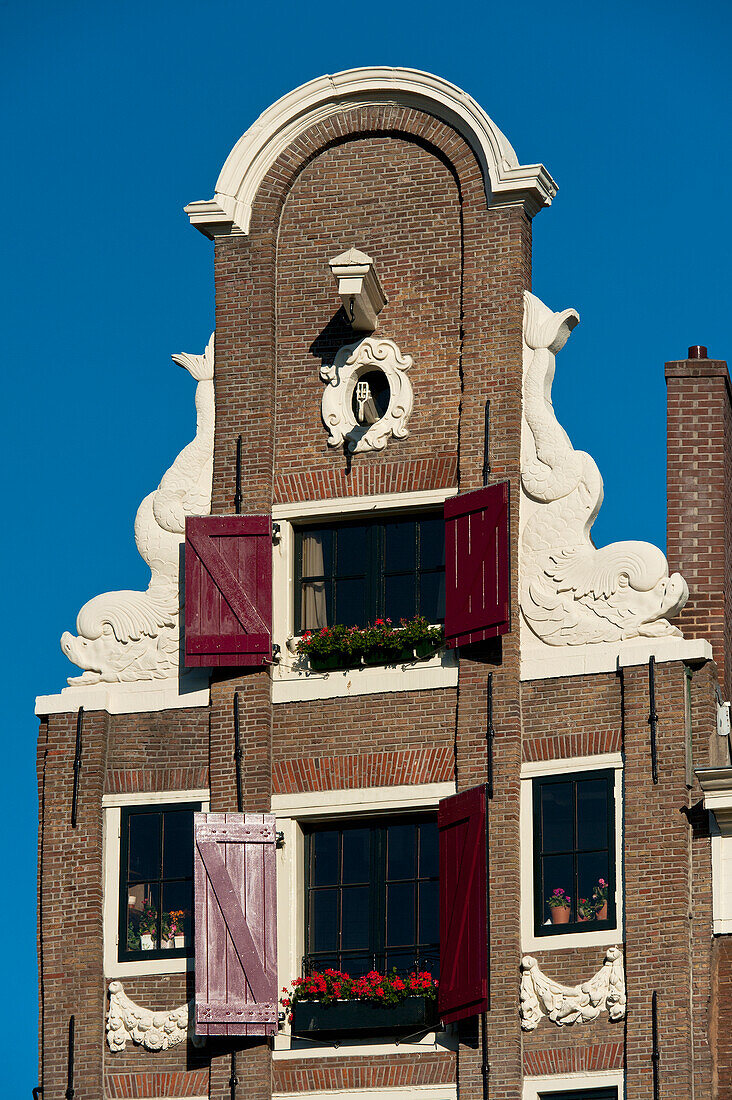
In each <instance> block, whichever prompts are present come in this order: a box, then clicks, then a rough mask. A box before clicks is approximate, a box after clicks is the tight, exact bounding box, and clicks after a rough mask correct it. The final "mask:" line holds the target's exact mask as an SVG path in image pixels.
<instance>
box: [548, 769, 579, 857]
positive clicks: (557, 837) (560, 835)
mask: <svg viewBox="0 0 732 1100" xmlns="http://www.w3.org/2000/svg"><path fill="white" fill-rule="evenodd" d="M573 848H574V806H573V797H572V783H571V782H564V783H543V784H542V786H541V849H542V851H543V852H566V851H571V850H572V849H573Z"/></svg>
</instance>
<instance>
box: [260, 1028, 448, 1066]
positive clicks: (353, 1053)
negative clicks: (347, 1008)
mask: <svg viewBox="0 0 732 1100" xmlns="http://www.w3.org/2000/svg"><path fill="white" fill-rule="evenodd" d="M454 1050H457V1039H456V1033H455V1029H454V1027H453V1026H452V1025H449V1026H448V1030H447V1031H428V1032H427V1034H426V1035H423V1036H422V1037H421V1038H419V1039H415V1038H411V1039H410V1038H409V1036H407V1037H406V1038H405V1039H403V1040H401V1041H399V1042H397V1041H396V1040H395V1039H394V1037H393V1036H391V1035H383V1036H378V1037H374V1038H370V1039H366V1038H363V1037H357V1036H354V1035H343V1036H342V1037H341V1038H340V1039H323V1040H322V1042H319V1041H318V1040H317V1039H315V1040H314V1039H298V1038H297V1037H296V1036H294V1035H290V1034H289V1032H288V1031H280V1032H279V1033H278V1034H277V1035H276V1036H275V1040H274V1051H273V1054H272V1057H273V1058H274V1059H275V1061H288V1060H290V1059H302V1058H344V1057H349V1058H368V1057H374V1056H375V1055H385V1054H430V1053H431V1054H439V1053H442V1052H443V1051H454Z"/></svg>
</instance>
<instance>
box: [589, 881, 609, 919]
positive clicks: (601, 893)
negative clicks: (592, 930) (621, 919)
mask: <svg viewBox="0 0 732 1100" xmlns="http://www.w3.org/2000/svg"><path fill="white" fill-rule="evenodd" d="M592 900H593V902H594V903H595V909H596V912H597V919H598V920H607V882H606V881H605V879H604V878H601V879H598V881H597V885H596V886H595V887H594V888H593V891H592Z"/></svg>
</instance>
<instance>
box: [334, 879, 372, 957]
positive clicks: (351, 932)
mask: <svg viewBox="0 0 732 1100" xmlns="http://www.w3.org/2000/svg"><path fill="white" fill-rule="evenodd" d="M341 905H342V907H343V916H342V918H341V943H342V945H343V948H344V950H347V949H348V948H364V947H368V945H369V917H370V913H369V908H370V907H369V888H368V886H349V887H347V888H346V889H344V890H343V894H342V897H341Z"/></svg>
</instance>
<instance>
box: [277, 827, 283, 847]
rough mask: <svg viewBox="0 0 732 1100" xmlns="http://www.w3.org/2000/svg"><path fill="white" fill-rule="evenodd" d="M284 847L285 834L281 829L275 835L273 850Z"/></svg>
mask: <svg viewBox="0 0 732 1100" xmlns="http://www.w3.org/2000/svg"><path fill="white" fill-rule="evenodd" d="M284 846H285V834H284V833H283V832H282V830H281V829H278V831H277V832H276V833H275V848H284Z"/></svg>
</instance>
